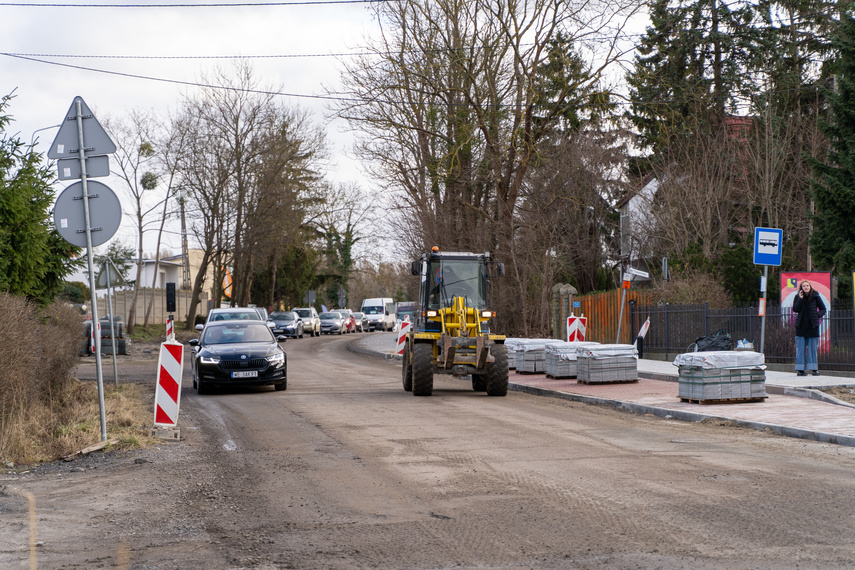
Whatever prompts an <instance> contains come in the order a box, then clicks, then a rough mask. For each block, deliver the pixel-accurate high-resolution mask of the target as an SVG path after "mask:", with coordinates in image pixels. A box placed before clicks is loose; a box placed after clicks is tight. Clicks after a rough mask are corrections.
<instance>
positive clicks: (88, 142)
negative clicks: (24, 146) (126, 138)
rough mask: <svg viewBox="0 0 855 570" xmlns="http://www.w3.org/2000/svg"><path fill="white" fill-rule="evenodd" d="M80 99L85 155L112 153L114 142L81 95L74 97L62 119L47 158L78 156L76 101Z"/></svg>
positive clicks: (114, 148)
mask: <svg viewBox="0 0 855 570" xmlns="http://www.w3.org/2000/svg"><path fill="white" fill-rule="evenodd" d="M78 101H80V114H81V116H82V117H83V151H84V152H85V154H86V156H93V155H98V154H113V153H114V152H116V144H115V143H114V142H113V140H112V139H111V138H110V137H109V135H107V131H105V130H104V127H102V126H101V123H99V122H98V119H96V118H95V115H93V114H92V111H90V110H89V107H88V106H87V105H86V102H85V101H83V98H81V97H75V98H74V101H72V103H71V107H70V108H69V109H68V113H66V114H65V118H64V119H63V120H62V125H60V127H59V132H58V133H57V134H56V138H55V139H54V140H53V144H51V145H50V150H48V153H47V155H48V158H53V159H58V158H73V157H77V156H79V155H78V153H79V152H80V142H79V141H80V138H79V137H78V132H77V102H78Z"/></svg>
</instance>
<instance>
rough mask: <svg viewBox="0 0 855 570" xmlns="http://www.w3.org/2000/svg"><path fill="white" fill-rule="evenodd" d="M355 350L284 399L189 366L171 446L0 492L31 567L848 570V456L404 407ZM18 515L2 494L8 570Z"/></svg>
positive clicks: (522, 407) (87, 464) (606, 419)
mask: <svg viewBox="0 0 855 570" xmlns="http://www.w3.org/2000/svg"><path fill="white" fill-rule="evenodd" d="M374 334H377V333H374ZM386 336H387V338H389V339H390V342H393V341H392V337H391V335H386ZM354 338H355V336H354V335H346V336H341V337H339V336H334V337H321V338H309V337H306V338H303V339H299V340H289V341H288V342H287V343H286V344H285V348H286V350H287V351H288V366H289V379H288V390H287V391H284V392H274V391H273V389H272V388H264V389H248V390H242V391H223V392H220V393H216V394H214V395H211V396H198V395H197V394H195V392H193V391H192V390H191V389H190V377H189V373H188V372H187V371H188V370H189V367H185V376H184V390H183V394H182V402H181V406H182V409H181V419H180V421H179V424H180V426H181V434H182V440H181V441H180V442H176V443H168V444H164V445H162V446H160V447H159V448H158V449H152V450H147V451H144V452H137V453H133V454H125V455H113V456H107V457H103V456H101V457H97V456H99V455H102V454H93V456H96V457H90V458H86V459H85V460H81V461H80V462H74V463H70V464H60V465H58V466H55V467H54V468H51V469H46V470H43V471H42V470H39V469H36V470H35V471H33V472H31V473H27V474H22V475H17V476H14V477H12V476H10V475H5V476H2V477H0V485H6V486H7V489H8V488H11V487H15V488H16V489H23V490H26V491H28V492H31V493H33V494H34V495H35V497H36V503H37V505H38V506H37V514H38V517H37V518H38V529H39V531H38V535H39V540H41V541H43V544H42V545H41V546H40V547H39V550H38V553H39V561H40V564H41V566H42V567H45V568H91V567H96V566H105V567H113V566H118V567H131V568H197V567H203V566H204V567H208V568H310V569H313V568H583V569H584V568H618V569H623V568H626V569H629V568H686V569H706V568H737V569H741V568H746V569H747V568H775V569H780V568H795V567H799V568H851V567H852V566H853V565H855V544H853V541H852V535H853V531H855V518H854V517H855V515H853V513H855V478H853V477H852V472H853V467H855V449H853V448H846V447H840V446H834V445H828V444H822V443H816V442H810V441H802V440H793V439H790V438H783V437H780V436H777V435H774V434H769V433H763V432H757V431H755V430H751V429H745V428H739V427H734V426H731V425H727V424H726V423H725V424H724V425H722V423H721V422H701V423H698V424H689V423H685V422H678V421H672V420H667V419H663V418H658V417H653V416H643V415H634V414H629V413H626V412H621V411H617V410H614V409H611V408H608V407H600V406H591V405H587V404H581V403H577V402H568V401H563V400H556V399H552V398H542V397H538V396H533V395H529V394H524V393H518V392H511V393H509V394H508V396H507V397H504V398H491V397H488V396H486V395H485V394H483V393H475V392H472V391H471V387H470V386H469V384H468V383H467V382H465V381H461V380H454V379H450V378H445V377H438V379H437V381H436V383H435V390H434V395H433V396H432V397H429V398H416V397H414V396H412V395H411V394H410V393H407V392H404V390H403V389H402V387H401V379H400V363H399V362H397V361H388V360H383V359H379V358H376V357H370V356H367V355H361V354H354V353H352V352H350V351H348V350H347V349H346V345H347V343H349V342H351V341H352V340H353V339H354ZM378 338H379V337H378ZM155 361H156V359H155ZM123 366H124V364H123ZM149 367H150V369H151V370H153V369H154V366H153V365H152V364H151V363H150V362H149V363H148V364H146V363H145V362H144V361H140V362H139V363H137V364H134V365H133V366H131V364H130V363H127V367H126V371H127V374H130V372H129V371H130V370H131V369H133V370H136V371H137V372H135V373H134V374H138V375H140V377H141V378H142V377H143V376H144V375H145V374H149V375H150V376H151V377H152V378H153V373H152V372H147V371H148V370H149ZM120 373H121V371H120ZM80 375H81V376H85V367H81V369H80ZM141 381H144V380H141ZM26 513H27V502H26V501H25V500H24V499H22V498H18V497H16V496H15V495H12V494H9V493H6V494H5V495H0V567H2V568H7V567H25V564H26V561H27V548H26V547H27V528H28V527H27V518H26Z"/></svg>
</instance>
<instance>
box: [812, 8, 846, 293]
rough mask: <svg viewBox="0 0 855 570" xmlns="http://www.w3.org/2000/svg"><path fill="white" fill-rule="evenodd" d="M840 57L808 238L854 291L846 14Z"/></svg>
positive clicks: (819, 259)
mask: <svg viewBox="0 0 855 570" xmlns="http://www.w3.org/2000/svg"><path fill="white" fill-rule="evenodd" d="M832 46H833V48H834V50H835V52H836V54H837V56H836V58H835V59H834V61H833V64H832V70H833V73H834V82H833V87H832V88H830V89H824V91H825V96H826V99H827V102H828V118H827V120H825V121H821V122H820V128H821V129H822V131H823V132H824V133H825V135H826V136H827V137H828V139H829V145H830V148H829V152H828V156H827V158H826V160H825V161H823V162H820V161H812V166H813V171H814V175H815V179H814V183H813V184H812V192H813V198H814V204H815V207H816V213H815V215H814V217H813V225H814V228H813V232H812V234H811V237H810V247H811V253H812V255H813V259H814V263H815V264H816V267H817V268H820V269H830V270H831V271H832V272H833V273H834V274H835V275H839V276H840V278H841V279H840V280H841V284H845V285H844V288H845V289H848V288H849V287H850V286H851V283H850V278H849V275H850V272H851V271H853V270H855V18H853V16H852V14H851V12H848V13H846V14H845V15H844V16H843V17H842V18H841V21H840V23H839V25H838V27H837V32H836V33H835V34H834V35H833V36H832Z"/></svg>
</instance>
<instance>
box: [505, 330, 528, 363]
mask: <svg viewBox="0 0 855 570" xmlns="http://www.w3.org/2000/svg"><path fill="white" fill-rule="evenodd" d="M521 340H525V339H523V338H506V339H505V348H506V349H507V351H508V370H514V369H515V368H516V367H517V343H518V342H519V341H521Z"/></svg>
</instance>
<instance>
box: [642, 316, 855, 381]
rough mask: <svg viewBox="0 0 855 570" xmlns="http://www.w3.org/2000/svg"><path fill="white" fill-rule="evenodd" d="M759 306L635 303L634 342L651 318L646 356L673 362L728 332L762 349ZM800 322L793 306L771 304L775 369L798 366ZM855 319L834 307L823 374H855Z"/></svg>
mask: <svg viewBox="0 0 855 570" xmlns="http://www.w3.org/2000/svg"><path fill="white" fill-rule="evenodd" d="M757 313H758V309H757V306H753V307H749V306H746V307H733V308H729V309H711V308H710V307H709V305H707V304H703V305H655V306H653V305H639V304H638V303H635V302H630V303H629V328H630V333H631V335H632V338H633V339H634V338H635V337H636V335H637V333H638V330H639V328H640V327H641V325H642V324H644V321H645V320H646V319H647V318H648V317H650V330H649V331H648V332H647V335H646V336H645V337H644V352H645V353H647V352H652V353H657V354H662V353H664V355H665V359H666V360H670V359H672V358H673V357H674V356H676V355H677V354H680V353H683V352H687V351H688V350H690V345H691V344H692V343H694V342H695V340H696V339H698V338H699V337H702V336H708V335H712V334H715V333H716V332H718V331H720V330H723V331H726V332H727V333H729V334H730V336H731V339H732V340H733V346H734V348H735V346H736V343H737V341H739V340H742V339H746V340H748V341H750V342H753V343H754V348H755V350H758V351H759V350H760V332H761V317H760V316H758V314H757ZM795 317H796V314H795V313H793V312H792V311H791V310H790V308H789V307H786V308H784V309H783V310H782V309H781V307H780V305H778V304H773V303H770V302H769V303H767V304H766V334H765V342H764V346H763V352H764V354H765V356H766V362H767V363H769V364H793V365H794V364H795V361H796V357H795V353H796V348H795V325H794V323H795ZM853 323H855V314H853V310H852V309H842V308H837V307H832V309H831V310H829V311H828V313H827V314H826V316H825V317H823V322H822V324H821V326H820V335H821V338H820V348H819V367H820V369H823V370H829V371H831V370H838V371H855V326H853Z"/></svg>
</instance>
